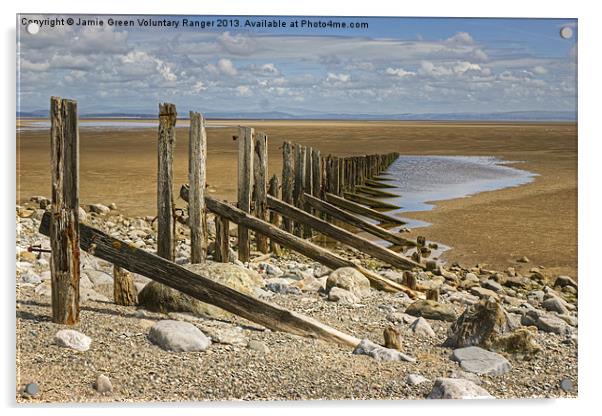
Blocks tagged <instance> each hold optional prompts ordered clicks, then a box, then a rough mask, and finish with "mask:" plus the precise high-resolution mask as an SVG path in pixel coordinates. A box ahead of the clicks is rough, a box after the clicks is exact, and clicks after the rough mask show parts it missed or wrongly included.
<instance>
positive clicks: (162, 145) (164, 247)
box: [157, 103, 177, 261]
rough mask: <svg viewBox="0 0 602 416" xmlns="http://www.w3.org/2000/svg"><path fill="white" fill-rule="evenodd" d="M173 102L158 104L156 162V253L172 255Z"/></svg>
mask: <svg viewBox="0 0 602 416" xmlns="http://www.w3.org/2000/svg"><path fill="white" fill-rule="evenodd" d="M176 117H177V113H176V106H175V105H174V104H168V103H164V104H159V140H158V165H157V254H158V255H159V256H161V257H163V258H164V259H167V260H170V261H174V259H175V251H176V245H175V237H176V222H175V219H174V215H173V209H174V203H173V188H172V184H173V166H172V164H173V148H174V146H175V142H176Z"/></svg>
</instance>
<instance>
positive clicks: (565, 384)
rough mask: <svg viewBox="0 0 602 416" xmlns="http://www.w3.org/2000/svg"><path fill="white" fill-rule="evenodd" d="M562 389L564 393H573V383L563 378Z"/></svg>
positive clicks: (561, 381)
mask: <svg viewBox="0 0 602 416" xmlns="http://www.w3.org/2000/svg"><path fill="white" fill-rule="evenodd" d="M560 388H561V389H562V390H563V391H566V392H571V391H573V382H572V381H571V380H569V379H568V378H563V379H562V380H560Z"/></svg>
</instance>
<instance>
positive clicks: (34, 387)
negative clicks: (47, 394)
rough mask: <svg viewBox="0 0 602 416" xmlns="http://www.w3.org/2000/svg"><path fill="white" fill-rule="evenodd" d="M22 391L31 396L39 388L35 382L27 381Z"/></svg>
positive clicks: (34, 394)
mask: <svg viewBox="0 0 602 416" xmlns="http://www.w3.org/2000/svg"><path fill="white" fill-rule="evenodd" d="M24 392H25V393H26V394H28V395H30V396H32V397H33V396H36V395H37V394H38V393H39V392H40V388H39V387H38V385H37V384H36V383H27V384H26V385H25V390H24Z"/></svg>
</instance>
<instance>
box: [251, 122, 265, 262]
mask: <svg viewBox="0 0 602 416" xmlns="http://www.w3.org/2000/svg"><path fill="white" fill-rule="evenodd" d="M267 176H268V136H267V135H266V134H265V133H257V137H256V138H255V156H254V160H253V182H254V184H255V185H254V186H253V191H254V192H253V200H254V201H255V216H256V217H257V218H259V219H260V220H264V221H267V220H268V207H267V201H266V195H267V190H268V189H267ZM255 242H256V244H257V250H259V251H261V252H262V253H267V252H268V238H267V237H266V236H265V235H262V234H259V233H255Z"/></svg>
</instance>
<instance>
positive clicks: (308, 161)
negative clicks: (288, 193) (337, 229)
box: [301, 146, 313, 238]
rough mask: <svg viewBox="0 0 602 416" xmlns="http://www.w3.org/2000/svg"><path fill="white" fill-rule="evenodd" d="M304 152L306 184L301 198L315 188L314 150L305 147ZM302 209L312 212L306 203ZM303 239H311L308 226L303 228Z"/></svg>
mask: <svg viewBox="0 0 602 416" xmlns="http://www.w3.org/2000/svg"><path fill="white" fill-rule="evenodd" d="M304 150H305V183H304V187H303V192H302V193H301V196H303V193H306V194H311V192H312V188H313V178H312V175H313V167H312V157H311V153H312V148H311V147H310V146H304ZM302 209H304V210H305V211H307V212H311V207H310V206H309V205H308V204H307V203H305V202H303V206H302ZM303 237H304V238H311V228H310V227H309V226H307V225H304V226H303Z"/></svg>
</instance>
